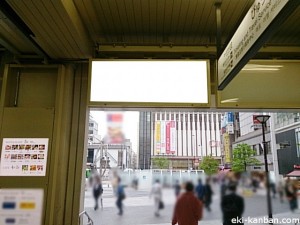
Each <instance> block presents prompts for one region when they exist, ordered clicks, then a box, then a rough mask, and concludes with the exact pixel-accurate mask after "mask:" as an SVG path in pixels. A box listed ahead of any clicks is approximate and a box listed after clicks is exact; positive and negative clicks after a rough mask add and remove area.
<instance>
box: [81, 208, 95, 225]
mask: <svg viewBox="0 0 300 225" xmlns="http://www.w3.org/2000/svg"><path fill="white" fill-rule="evenodd" d="M83 216H86V217H87V219H88V221H87V222H88V223H87V224H86V225H94V221H93V220H92V218H91V217H90V216H89V214H88V213H87V212H86V211H83V212H81V213H79V218H78V224H79V225H80V221H81V218H82V217H83Z"/></svg>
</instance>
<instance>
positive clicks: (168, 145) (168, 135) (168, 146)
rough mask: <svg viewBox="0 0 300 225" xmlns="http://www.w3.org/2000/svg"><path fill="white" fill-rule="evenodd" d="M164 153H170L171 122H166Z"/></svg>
mask: <svg viewBox="0 0 300 225" xmlns="http://www.w3.org/2000/svg"><path fill="white" fill-rule="evenodd" d="M166 153H167V154H170V153H171V122H170V121H168V122H166Z"/></svg>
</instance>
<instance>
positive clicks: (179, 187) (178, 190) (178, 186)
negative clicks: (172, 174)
mask: <svg viewBox="0 0 300 225" xmlns="http://www.w3.org/2000/svg"><path fill="white" fill-rule="evenodd" d="M174 191H175V197H176V198H178V196H179V195H180V192H181V185H180V183H179V180H176V182H175V185H174Z"/></svg>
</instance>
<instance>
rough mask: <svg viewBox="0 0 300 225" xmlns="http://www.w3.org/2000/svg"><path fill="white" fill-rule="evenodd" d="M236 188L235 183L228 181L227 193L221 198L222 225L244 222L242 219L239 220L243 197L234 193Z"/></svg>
mask: <svg viewBox="0 0 300 225" xmlns="http://www.w3.org/2000/svg"><path fill="white" fill-rule="evenodd" d="M236 189H237V184H236V183H229V184H228V186H227V190H228V193H227V194H225V195H224V196H223V197H222V199H221V210H222V213H223V225H233V224H244V223H243V221H240V220H241V219H242V214H243V213H244V207H245V206H244V199H243V197H241V196H239V195H237V194H236Z"/></svg>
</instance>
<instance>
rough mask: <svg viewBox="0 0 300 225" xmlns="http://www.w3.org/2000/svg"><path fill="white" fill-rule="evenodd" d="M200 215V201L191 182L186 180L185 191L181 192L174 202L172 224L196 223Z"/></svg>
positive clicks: (192, 224) (201, 209)
mask: <svg viewBox="0 0 300 225" xmlns="http://www.w3.org/2000/svg"><path fill="white" fill-rule="evenodd" d="M202 215H203V205H202V202H201V201H199V200H198V198H197V197H196V196H195V195H194V185H193V183H192V182H187V183H186V185H185V193H182V194H181V195H180V196H179V198H178V199H177V201H176V203H175V208H174V212H173V218H172V225H175V224H177V223H178V225H198V221H199V220H201V219H202Z"/></svg>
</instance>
